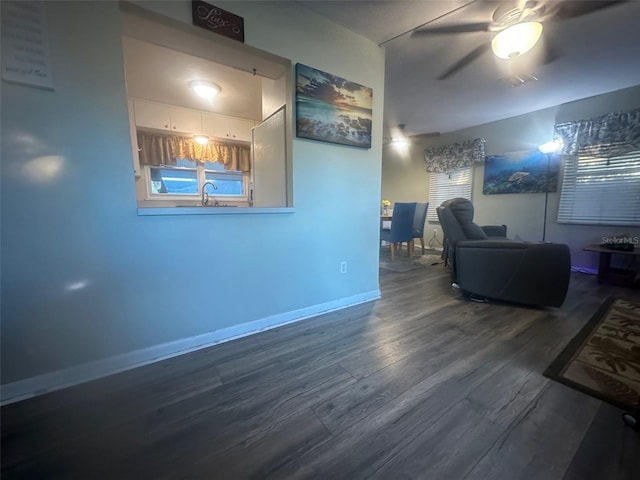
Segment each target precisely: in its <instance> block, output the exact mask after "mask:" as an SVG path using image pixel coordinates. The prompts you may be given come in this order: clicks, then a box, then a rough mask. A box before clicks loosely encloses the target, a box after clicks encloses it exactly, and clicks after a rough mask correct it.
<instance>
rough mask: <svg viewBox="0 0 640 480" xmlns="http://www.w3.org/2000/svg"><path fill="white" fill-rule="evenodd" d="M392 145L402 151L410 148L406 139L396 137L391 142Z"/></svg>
mask: <svg viewBox="0 0 640 480" xmlns="http://www.w3.org/2000/svg"><path fill="white" fill-rule="evenodd" d="M391 145H393V146H394V147H395V148H397V149H398V150H401V149H403V148H407V147H408V146H409V141H408V140H407V139H406V138H402V137H396V138H393V139H392V140H391Z"/></svg>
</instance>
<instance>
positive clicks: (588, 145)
mask: <svg viewBox="0 0 640 480" xmlns="http://www.w3.org/2000/svg"><path fill="white" fill-rule="evenodd" d="M554 138H560V139H562V141H563V147H562V153H564V154H565V155H589V156H595V157H612V156H618V155H625V154H627V153H629V152H632V151H636V150H640V109H636V110H632V111H630V112H625V113H610V114H608V115H604V116H602V117H597V118H590V119H586V120H579V121H577V122H565V123H558V124H556V125H555V127H554Z"/></svg>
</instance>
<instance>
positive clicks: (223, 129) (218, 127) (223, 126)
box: [202, 113, 229, 139]
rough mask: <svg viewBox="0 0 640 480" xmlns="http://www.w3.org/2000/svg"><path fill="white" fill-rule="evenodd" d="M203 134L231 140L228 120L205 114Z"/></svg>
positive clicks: (213, 114)
mask: <svg viewBox="0 0 640 480" xmlns="http://www.w3.org/2000/svg"><path fill="white" fill-rule="evenodd" d="M202 133H204V134H205V135H209V136H210V137H217V138H224V139H227V138H229V124H228V118H227V117H223V116H221V115H216V114H215V113H203V114H202Z"/></svg>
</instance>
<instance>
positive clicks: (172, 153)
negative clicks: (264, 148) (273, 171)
mask: <svg viewBox="0 0 640 480" xmlns="http://www.w3.org/2000/svg"><path fill="white" fill-rule="evenodd" d="M138 147H139V148H140V163H141V164H142V165H175V164H176V159H178V158H184V159H187V160H195V161H197V162H201V163H204V162H218V163H221V164H222V165H224V168H225V170H240V171H242V172H249V171H251V148H250V147H249V146H248V145H242V144H237V143H225V142H215V141H209V143H207V144H206V145H201V144H199V143H198V142H196V141H195V140H194V139H193V138H189V137H182V136H178V135H162V134H156V133H148V132H141V131H138Z"/></svg>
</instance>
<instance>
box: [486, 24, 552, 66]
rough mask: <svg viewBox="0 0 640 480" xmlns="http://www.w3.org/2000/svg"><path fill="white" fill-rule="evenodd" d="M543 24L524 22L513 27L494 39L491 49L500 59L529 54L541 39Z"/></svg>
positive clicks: (499, 33)
mask: <svg viewBox="0 0 640 480" xmlns="http://www.w3.org/2000/svg"><path fill="white" fill-rule="evenodd" d="M540 35H542V24H541V23H539V22H522V23H516V24H515V25H511V26H510V27H507V28H505V29H504V30H502V31H501V32H498V34H497V35H496V36H495V37H493V40H492V41H491V49H492V50H493V53H495V54H496V57H498V58H504V59H509V58H514V57H518V56H520V55H523V54H524V53H526V52H528V51H529V50H531V49H532V48H533V46H534V45H535V44H536V43H537V42H538V40H539V39H540Z"/></svg>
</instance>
